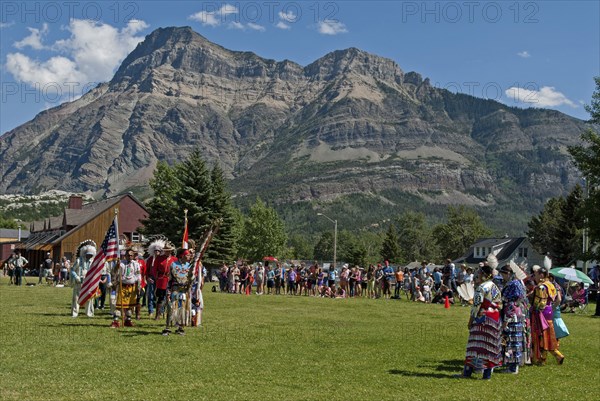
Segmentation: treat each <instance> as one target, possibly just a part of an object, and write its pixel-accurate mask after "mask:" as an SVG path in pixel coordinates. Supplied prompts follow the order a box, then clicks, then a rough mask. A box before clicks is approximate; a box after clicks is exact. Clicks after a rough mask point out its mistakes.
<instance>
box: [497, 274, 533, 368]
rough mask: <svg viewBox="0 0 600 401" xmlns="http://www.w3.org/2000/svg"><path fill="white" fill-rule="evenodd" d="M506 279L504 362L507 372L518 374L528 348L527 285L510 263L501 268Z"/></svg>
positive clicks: (503, 316)
mask: <svg viewBox="0 0 600 401" xmlns="http://www.w3.org/2000/svg"><path fill="white" fill-rule="evenodd" d="M500 274H501V275H502V279H503V280H504V283H505V285H504V288H502V322H503V326H502V329H503V330H502V335H503V343H504V344H503V345H504V364H505V365H507V370H506V371H505V372H506V373H512V374H517V373H518V372H519V366H523V364H524V359H523V353H524V351H525V349H526V346H527V345H526V340H525V328H526V323H525V319H526V314H527V303H526V290H525V286H524V285H523V283H522V282H521V280H519V279H518V278H516V277H515V273H514V272H513V270H512V269H511V267H510V266H509V265H504V266H502V268H501V269H500Z"/></svg>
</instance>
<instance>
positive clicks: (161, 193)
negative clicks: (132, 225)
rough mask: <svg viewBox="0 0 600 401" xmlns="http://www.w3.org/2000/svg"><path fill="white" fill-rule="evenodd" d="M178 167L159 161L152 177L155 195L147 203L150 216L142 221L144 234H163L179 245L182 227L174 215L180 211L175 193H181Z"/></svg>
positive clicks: (151, 182)
mask: <svg viewBox="0 0 600 401" xmlns="http://www.w3.org/2000/svg"><path fill="white" fill-rule="evenodd" d="M175 170H176V167H169V165H168V164H167V163H165V162H158V164H157V166H156V170H155V171H154V176H153V177H152V178H151V179H150V187H151V188H152V190H153V191H154V197H153V198H152V199H151V200H150V201H149V202H148V204H147V205H146V207H147V209H148V217H147V218H146V219H145V220H144V221H142V224H143V225H144V226H143V229H142V232H143V234H144V235H146V236H149V235H157V234H162V235H165V236H166V237H167V238H169V239H170V240H171V241H172V242H173V244H175V245H177V243H178V241H179V239H177V238H176V236H177V235H180V234H179V233H180V232H181V229H182V227H181V226H178V225H177V223H176V222H175V221H174V219H173V216H175V215H176V213H178V207H177V202H176V200H175V195H176V194H177V193H179V190H180V187H181V185H180V182H179V179H178V178H177V175H176V174H175Z"/></svg>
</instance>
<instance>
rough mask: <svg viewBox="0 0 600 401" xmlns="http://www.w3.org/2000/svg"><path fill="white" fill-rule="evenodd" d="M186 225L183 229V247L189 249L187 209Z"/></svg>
mask: <svg viewBox="0 0 600 401" xmlns="http://www.w3.org/2000/svg"><path fill="white" fill-rule="evenodd" d="M185 212H186V213H185V227H184V229H183V240H182V241H181V247H182V248H183V249H188V248H189V244H188V220H187V210H186V211H185Z"/></svg>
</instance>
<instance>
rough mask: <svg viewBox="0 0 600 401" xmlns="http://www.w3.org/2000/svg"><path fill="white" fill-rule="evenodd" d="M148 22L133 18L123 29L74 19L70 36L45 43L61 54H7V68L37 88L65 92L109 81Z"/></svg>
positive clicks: (15, 76)
mask: <svg viewBox="0 0 600 401" xmlns="http://www.w3.org/2000/svg"><path fill="white" fill-rule="evenodd" d="M147 27H148V24H146V23H145V22H144V21H140V20H131V21H129V23H128V24H127V26H125V27H124V28H122V29H120V30H119V29H117V28H115V27H113V26H111V25H108V24H104V23H99V22H95V21H91V20H77V19H73V20H71V22H70V24H69V25H68V26H67V27H66V30H68V31H69V32H70V33H71V36H70V37H69V38H68V39H63V40H59V41H56V42H55V43H54V44H53V45H51V46H46V49H50V50H51V51H54V52H60V53H62V54H61V55H56V56H53V57H50V58H49V59H47V60H41V61H40V60H34V59H32V58H30V57H29V56H27V55H25V54H22V53H11V54H8V55H7V57H6V68H7V70H8V71H9V72H10V73H11V74H12V75H13V77H14V78H15V79H16V80H18V81H20V82H24V83H27V84H29V85H30V86H32V87H34V88H42V89H43V88H44V87H54V88H56V90H58V88H60V89H61V90H62V91H63V93H72V92H73V88H74V87H75V88H76V89H75V90H77V88H79V90H80V91H81V90H82V89H83V88H84V87H89V85H88V84H90V83H95V82H103V81H108V80H110V79H111V78H112V76H113V74H114V71H115V69H116V68H117V67H118V66H119V65H120V64H121V62H122V61H123V59H124V58H125V57H126V56H127V55H128V54H129V53H130V52H131V51H132V50H133V49H134V48H135V46H137V44H138V43H139V42H141V41H142V40H143V39H144V38H143V37H142V36H135V35H136V33H138V32H140V31H141V30H143V29H146V28H147Z"/></svg>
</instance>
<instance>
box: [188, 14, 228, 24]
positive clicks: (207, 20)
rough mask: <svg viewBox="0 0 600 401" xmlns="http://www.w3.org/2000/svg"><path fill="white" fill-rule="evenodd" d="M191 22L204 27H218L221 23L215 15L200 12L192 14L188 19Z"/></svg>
mask: <svg viewBox="0 0 600 401" xmlns="http://www.w3.org/2000/svg"><path fill="white" fill-rule="evenodd" d="M188 18H189V19H191V20H194V21H198V22H200V23H201V24H202V25H204V26H219V25H221V21H219V20H218V19H217V17H216V15H215V13H211V12H208V11H200V12H197V13H195V14H192V15H190V16H189V17H188Z"/></svg>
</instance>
